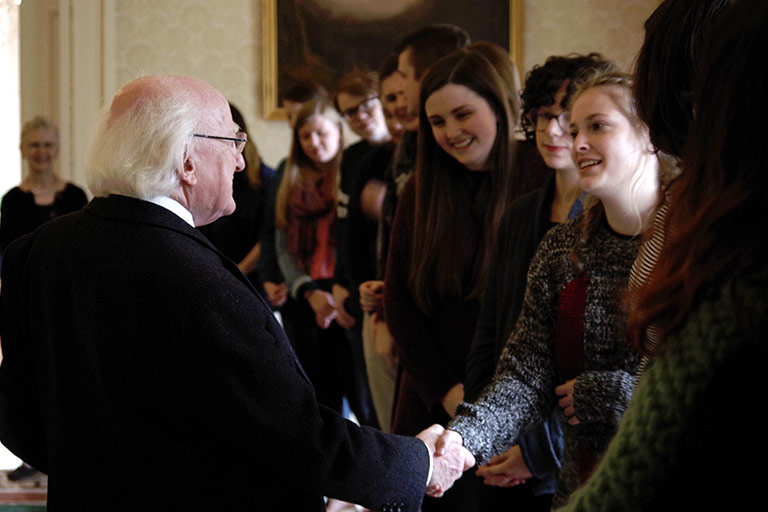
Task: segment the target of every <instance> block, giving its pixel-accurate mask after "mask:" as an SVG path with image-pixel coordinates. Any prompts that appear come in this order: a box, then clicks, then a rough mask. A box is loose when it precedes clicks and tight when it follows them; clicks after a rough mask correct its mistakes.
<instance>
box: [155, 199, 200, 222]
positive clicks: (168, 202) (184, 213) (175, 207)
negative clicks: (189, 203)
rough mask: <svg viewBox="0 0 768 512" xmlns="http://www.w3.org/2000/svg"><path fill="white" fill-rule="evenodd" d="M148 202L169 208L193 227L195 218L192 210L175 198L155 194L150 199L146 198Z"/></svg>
mask: <svg viewBox="0 0 768 512" xmlns="http://www.w3.org/2000/svg"><path fill="white" fill-rule="evenodd" d="M147 201H149V202H150V203H154V204H156V205H157V206H162V207H163V208H165V209H166V210H169V211H171V212H173V213H175V214H176V215H178V216H179V217H181V219H182V220H183V221H184V222H186V223H187V224H189V225H190V226H192V227H195V220H194V218H193V217H192V212H190V211H189V210H187V209H186V208H184V207H183V206H182V205H181V203H180V202H178V201H176V200H175V199H171V198H170V197H168V196H156V197H152V198H150V199H147Z"/></svg>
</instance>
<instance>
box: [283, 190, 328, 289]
mask: <svg viewBox="0 0 768 512" xmlns="http://www.w3.org/2000/svg"><path fill="white" fill-rule="evenodd" d="M325 181H328V180H322V179H321V180H318V181H317V182H315V183H306V182H300V183H297V184H295V185H293V186H292V187H291V190H290V192H289V196H288V212H287V213H288V215H287V217H288V253H289V254H290V255H291V260H292V261H293V263H294V264H295V265H296V266H297V267H298V268H299V269H300V270H302V271H303V272H306V273H307V274H309V276H310V277H311V278H312V279H315V280H317V279H330V278H331V277H333V271H334V268H335V264H336V257H335V255H334V247H333V246H334V244H333V241H332V239H331V238H332V236H331V233H332V231H331V227H332V225H333V221H334V219H335V218H336V208H335V205H336V201H335V198H334V197H333V195H332V192H331V187H330V186H327V184H325V183H324V182H325Z"/></svg>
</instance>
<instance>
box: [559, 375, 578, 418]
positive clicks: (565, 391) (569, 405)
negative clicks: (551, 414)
mask: <svg viewBox="0 0 768 512" xmlns="http://www.w3.org/2000/svg"><path fill="white" fill-rule="evenodd" d="M574 384H576V379H571V380H569V381H568V382H566V383H565V384H561V385H559V386H557V387H556V388H555V394H556V395H557V396H561V397H562V398H561V399H560V400H558V401H557V405H559V406H560V408H561V409H562V410H563V414H564V415H565V417H566V418H568V423H570V424H571V425H578V424H579V418H577V417H576V409H575V408H574V406H573V386H574Z"/></svg>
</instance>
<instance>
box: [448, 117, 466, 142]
mask: <svg viewBox="0 0 768 512" xmlns="http://www.w3.org/2000/svg"><path fill="white" fill-rule="evenodd" d="M461 133H462V129H461V125H460V124H459V123H457V122H456V121H451V120H449V121H446V122H445V136H446V137H448V139H453V138H455V137H458V136H460V135H461Z"/></svg>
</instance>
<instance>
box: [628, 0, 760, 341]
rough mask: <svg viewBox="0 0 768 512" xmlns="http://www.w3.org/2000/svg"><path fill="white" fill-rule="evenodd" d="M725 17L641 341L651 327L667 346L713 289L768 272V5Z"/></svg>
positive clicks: (642, 293)
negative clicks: (765, 126)
mask: <svg viewBox="0 0 768 512" xmlns="http://www.w3.org/2000/svg"><path fill="white" fill-rule="evenodd" d="M721 16H722V19H720V20H718V24H717V25H716V27H715V28H713V29H712V31H711V34H712V44H711V45H710V46H709V47H708V49H707V51H706V52H705V54H704V58H703V62H704V63H705V69H704V74H703V77H702V78H703V79H701V80H699V83H700V89H699V94H698V96H697V98H698V99H697V102H696V119H695V121H694V122H693V124H692V125H691V131H690V134H689V138H688V141H687V143H686V145H685V149H684V150H683V171H682V174H681V176H680V178H679V180H678V181H677V182H676V183H675V184H674V186H673V187H672V206H671V208H670V211H669V215H668V217H667V220H666V226H665V230H666V241H665V245H664V247H663V250H662V254H661V256H660V257H659V260H658V262H657V263H656V266H655V267H654V269H653V272H652V274H651V276H650V279H649V281H648V283H646V285H645V286H643V287H641V288H639V289H638V291H637V295H636V304H637V309H636V310H634V311H632V312H631V314H630V318H629V320H630V330H631V333H632V334H633V336H634V338H635V339H636V340H640V343H641V344H642V338H641V337H640V336H639V335H638V334H639V333H642V332H645V329H646V328H647V327H648V326H649V325H651V324H652V325H653V326H654V327H655V328H656V329H657V330H658V331H659V332H660V333H661V345H660V347H661V348H663V346H664V344H665V341H666V338H667V336H668V335H669V334H670V333H671V332H672V331H674V330H675V329H676V328H678V327H680V326H681V325H683V323H684V322H685V321H686V319H687V318H688V315H689V314H690V313H691V311H692V310H693V309H695V308H696V307H697V305H698V304H699V303H700V302H701V301H702V300H703V299H704V298H705V296H706V294H707V293H708V291H710V290H712V289H716V288H718V287H719V286H721V285H722V284H724V283H725V282H726V281H727V280H728V279H729V278H730V277H731V276H739V275H745V274H748V273H749V272H750V271H751V270H752V269H753V268H754V267H756V266H761V267H763V268H764V267H765V261H766V259H767V258H768V231H766V229H765V226H766V224H768V209H766V206H765V204H766V203H765V201H766V197H768V166H767V165H766V157H765V151H764V146H765V141H764V139H765V134H764V132H763V131H762V130H761V129H760V127H761V123H760V120H762V119H764V118H765V116H766V115H768V96H766V94H765V90H766V87H768V67H766V66H764V65H763V62H764V60H765V49H766V48H768V30H766V26H767V24H768V3H766V2H764V1H762V0H760V1H752V0H740V1H739V2H736V3H735V4H734V6H733V8H731V10H730V11H727V10H726V11H724V13H723V14H722V15H721Z"/></svg>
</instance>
